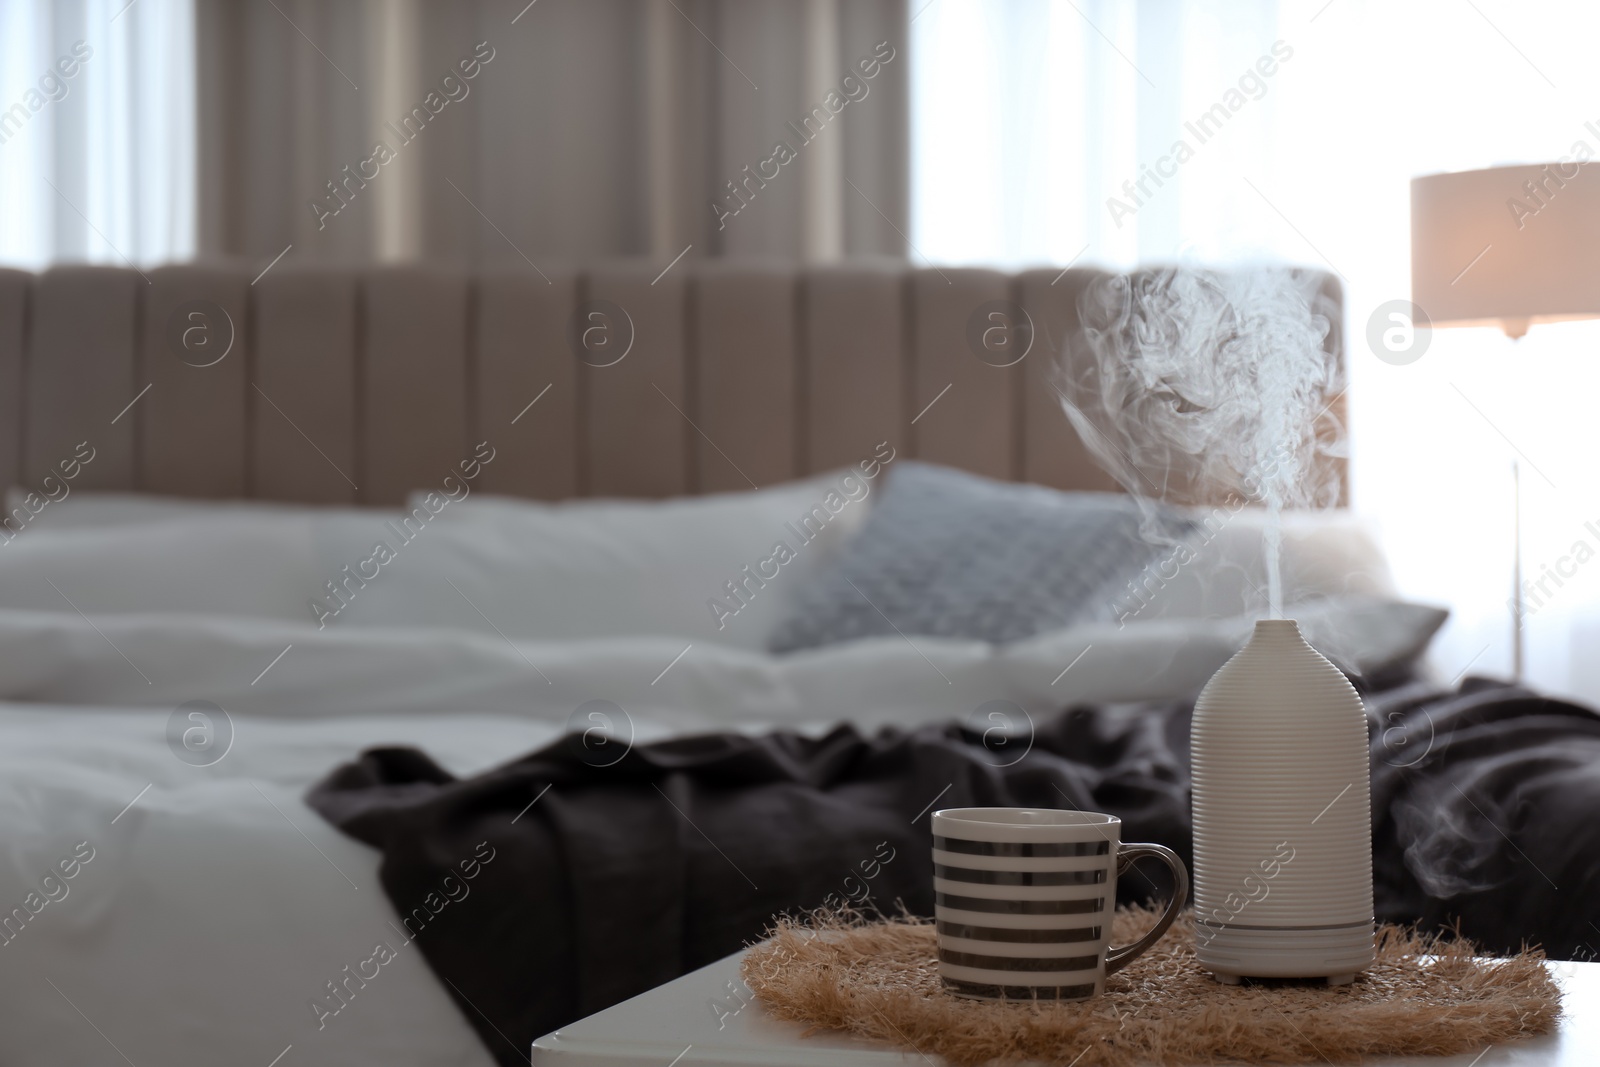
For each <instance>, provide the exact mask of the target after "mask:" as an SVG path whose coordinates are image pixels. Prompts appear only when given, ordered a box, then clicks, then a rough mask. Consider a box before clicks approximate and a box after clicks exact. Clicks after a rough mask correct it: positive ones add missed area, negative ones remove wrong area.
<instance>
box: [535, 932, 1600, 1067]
mask: <svg viewBox="0 0 1600 1067" xmlns="http://www.w3.org/2000/svg"><path fill="white" fill-rule="evenodd" d="M742 955H743V953H735V954H734V955H732V956H729V957H728V958H727V959H723V960H718V961H717V962H716V963H713V964H711V965H710V966H708V967H702V968H701V969H700V970H698V971H695V972H693V973H692V974H686V975H684V976H683V977H682V978H679V979H677V980H675V981H672V982H668V983H667V984H666V985H663V986H658V987H657V988H655V989H652V990H650V991H649V992H648V993H643V994H641V995H639V996H637V997H634V998H633V999H632V1000H626V1001H623V1002H622V1003H621V1004H617V1005H614V1006H612V1007H610V1008H607V1009H605V1010H604V1011H601V1012H596V1013H595V1014H594V1015H591V1016H589V1017H588V1018H587V1019H580V1020H579V1021H577V1022H575V1023H573V1024H572V1025H571V1026H566V1027H563V1028H562V1029H560V1030H557V1031H556V1032H555V1033H553V1034H547V1035H546V1036H544V1037H541V1038H540V1039H539V1040H537V1041H535V1042H534V1044H533V1057H532V1064H533V1065H534V1067H695V1065H697V1064H748V1065H750V1067H823V1065H828V1067H904V1065H909V1064H913V1063H916V1064H926V1063H930V1062H934V1061H932V1060H928V1059H925V1058H924V1057H922V1056H919V1055H918V1054H917V1053H915V1052H901V1051H899V1050H898V1049H896V1048H891V1047H889V1046H886V1045H882V1044H879V1043H877V1042H873V1041H867V1040H864V1039H861V1038H855V1037H849V1036H847V1035H844V1034H839V1033H834V1032H818V1033H815V1034H812V1035H811V1036H809V1037H801V1036H800V1035H801V1033H802V1031H803V1030H804V1029H805V1028H804V1027H803V1026H800V1025H799V1024H796V1023H788V1022H783V1021H782V1020H779V1019H775V1018H773V1017H772V1016H770V1015H768V1014H767V1012H766V1010H765V1009H764V1008H763V1007H762V1005H761V1002H760V1001H758V1000H756V999H755V997H754V995H753V994H752V993H751V992H750V990H749V988H748V987H747V986H745V984H744V983H743V982H742V981H740V980H739V960H740V958H741V957H742ZM1549 966H1550V969H1551V972H1552V973H1553V974H1554V975H1555V977H1556V981H1557V982H1559V983H1560V985H1561V988H1562V992H1563V998H1562V1008H1563V1014H1562V1018H1561V1023H1560V1029H1559V1031H1558V1032H1556V1033H1554V1034H1551V1035H1549V1036H1547V1037H1539V1038H1530V1039H1528V1040H1525V1041H1519V1042H1514V1043H1512V1044H1508V1045H1503V1046H1494V1047H1491V1048H1490V1049H1489V1050H1488V1051H1487V1052H1484V1051H1483V1050H1477V1051H1475V1052H1472V1053H1470V1054H1467V1055H1463V1056H1451V1057H1448V1058H1439V1057H1425V1058H1415V1057H1407V1058H1405V1059H1392V1060H1381V1061H1380V1060H1372V1061H1369V1062H1368V1064H1367V1067H1385V1065H1389V1067H1398V1065H1401V1064H1416V1065H1422V1064H1428V1065H1431V1067H1511V1065H1513V1064H1515V1065H1517V1067H1533V1065H1534V1064H1538V1065H1540V1067H1596V1065H1600V1019H1597V1018H1596V1016H1597V1014H1600V963H1560V962H1553V963H1551V964H1550V965H1549Z"/></svg>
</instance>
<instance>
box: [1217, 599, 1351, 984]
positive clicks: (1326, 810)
mask: <svg viewBox="0 0 1600 1067" xmlns="http://www.w3.org/2000/svg"><path fill="white" fill-rule="evenodd" d="M1190 743H1191V755H1192V760H1193V785H1194V886H1195V939H1196V952H1197V955H1198V957H1199V961H1200V963H1201V964H1202V965H1203V966H1205V967H1207V968H1209V969H1210V970H1211V971H1212V973H1214V974H1215V975H1217V977H1219V978H1222V979H1223V980H1225V981H1237V980H1238V979H1239V978H1241V977H1256V978H1327V979H1329V980H1330V981H1332V982H1344V981H1349V980H1350V979H1351V978H1353V977H1354V975H1355V973H1356V972H1358V971H1360V970H1362V969H1363V968H1364V967H1366V966H1367V965H1368V964H1370V963H1371V962H1372V958H1373V909H1372V818H1371V793H1370V788H1369V780H1368V771H1367V758H1368V757H1367V720H1366V710H1365V708H1364V707H1363V706H1362V704H1361V698H1360V696H1358V695H1357V694H1356V691H1355V689H1354V688H1353V687H1352V686H1351V685H1350V682H1349V681H1348V680H1347V679H1346V678H1345V676H1344V675H1343V674H1341V673H1340V672H1339V670H1338V668H1336V667H1335V666H1334V665H1333V664H1331V663H1329V662H1328V661H1327V660H1326V659H1324V658H1323V657H1322V655H1321V654H1320V653H1318V652H1317V650H1316V649H1314V648H1312V647H1311V646H1310V645H1309V644H1307V643H1306V641H1305V639H1304V638H1302V637H1301V636H1300V628H1299V627H1298V626H1297V625H1296V624H1295V623H1294V622H1293V621H1292V620H1287V619H1273V620H1263V621H1260V622H1257V623H1256V628H1255V633H1254V634H1253V635H1252V636H1251V638H1250V641H1249V643H1248V644H1246V645H1245V647H1244V648H1243V649H1241V650H1240V651H1239V653H1238V654H1237V655H1235V656H1234V657H1233V658H1232V659H1230V660H1229V661H1228V662H1227V663H1226V664H1224V665H1223V667H1222V669H1221V670H1219V671H1218V672H1217V673H1216V674H1215V675H1214V676H1213V677H1212V679H1211V681H1210V682H1209V683H1207V685H1206V687H1205V689H1204V690H1203V691H1202V692H1201V694H1200V699H1199V701H1198V702H1197V703H1196V705H1195V711H1194V722H1193V726H1192V728H1191V735H1190Z"/></svg>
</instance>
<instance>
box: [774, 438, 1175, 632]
mask: <svg viewBox="0 0 1600 1067" xmlns="http://www.w3.org/2000/svg"><path fill="white" fill-rule="evenodd" d="M1162 525H1163V526H1164V527H1165V530H1164V532H1166V533H1168V534H1169V536H1172V537H1174V538H1177V537H1181V536H1183V534H1184V533H1186V532H1187V529H1188V526H1189V525H1190V524H1188V523H1186V522H1184V521H1183V520H1180V519H1177V518H1176V517H1171V518H1167V519H1164V520H1162ZM1156 552H1157V550H1156V549H1155V548H1154V547H1152V546H1151V545H1150V543H1149V542H1147V541H1145V540H1144V539H1143V538H1141V537H1140V536H1139V511H1138V509H1137V507H1136V506H1135V505H1134V503H1133V502H1132V501H1131V500H1130V499H1128V498H1127V497H1124V496H1122V495H1120V494H1116V493H1062V492H1057V491H1056V490H1053V489H1046V488H1044V487H1042V486H1036V485H1017V484H1013V483H1009V482H996V481H992V480H991V479H988V478H983V477H979V476H978V475H974V474H967V473H965V472H963V471H957V470H952V469H950V468H947V467H936V466H931V465H929V464H925V463H915V462H903V463H901V464H899V465H897V466H896V467H895V469H894V470H893V471H891V472H890V473H889V478H888V483H887V484H886V485H885V486H884V488H883V490H882V492H881V495H880V496H879V498H878V501H877V503H876V504H875V505H874V507H873V509H872V511H871V512H870V513H869V514H868V516H867V518H866V521H865V522H864V523H863V524H862V527H861V530H860V531H859V532H858V533H857V534H856V535H855V536H854V537H853V538H851V540H850V541H849V542H848V543H847V544H845V545H844V546H842V547H841V549H840V553H839V556H838V557H837V558H836V559H835V560H834V561H833V564H832V566H831V567H829V568H827V569H826V570H824V571H822V572H821V573H819V574H818V575H817V577H816V579H815V580H814V581H813V582H812V583H810V584H809V585H808V586H807V587H806V588H805V589H802V590H800V591H799V592H798V593H797V594H796V595H795V599H794V602H793V603H792V605H791V607H790V612H789V615H788V616H787V617H786V618H785V619H783V620H782V621H781V622H780V623H779V624H778V626H777V627H776V628H775V630H774V631H773V633H772V636H771V638H770V639H769V641H768V647H769V648H770V649H771V650H772V651H773V652H792V651H795V650H797V649H803V648H815V647H817V646H819V645H828V644H835V643H838V642H841V641H851V640H855V639H856V638H861V637H871V636H880V635H885V634H893V633H896V632H898V633H902V634H907V635H916V634H922V635H933V636H940V637H961V638H969V639H975V640H981V641H988V642H991V643H993V644H1006V643H1009V642H1012V641H1017V640H1020V639H1022V638H1025V637H1031V636H1033V635H1034V634H1036V633H1039V632H1041V631H1043V630H1048V629H1053V628H1056V627H1062V626H1069V625H1071V624H1073V623H1075V622H1080V621H1084V620H1088V619H1094V618H1101V617H1109V615H1110V613H1111V610H1112V609H1111V599H1112V598H1111V597H1109V596H1101V595H1098V594H1100V593H1102V592H1104V591H1106V590H1108V589H1110V590H1115V589H1117V588H1121V587H1122V586H1123V585H1125V584H1126V582H1127V581H1128V580H1129V579H1130V578H1132V577H1134V576H1135V575H1136V574H1137V573H1138V571H1139V568H1141V567H1142V566H1144V565H1145V564H1146V563H1148V562H1150V561H1151V560H1153V559H1154V558H1155V557H1156Z"/></svg>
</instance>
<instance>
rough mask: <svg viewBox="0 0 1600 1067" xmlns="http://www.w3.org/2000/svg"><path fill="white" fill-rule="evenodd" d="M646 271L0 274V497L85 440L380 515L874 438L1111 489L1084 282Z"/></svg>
mask: <svg viewBox="0 0 1600 1067" xmlns="http://www.w3.org/2000/svg"><path fill="white" fill-rule="evenodd" d="M663 266H664V265H663V264H644V263H609V264H603V265H598V266H595V267H592V268H588V269H582V270H567V271H556V270H551V269H549V268H546V271H547V275H541V274H540V273H537V272H535V271H533V270H526V271H515V272H513V271H504V272H501V271H482V272H475V273H469V272H465V271H459V270H449V269H443V268H434V267H429V266H405V267H378V268H366V269H354V268H352V269H327V268H299V267H296V266H294V265H293V264H292V263H291V262H283V263H278V264H276V265H274V266H272V267H270V268H269V269H268V270H267V271H266V272H265V273H264V274H261V275H260V276H259V277H258V276H257V271H258V270H259V266H258V265H257V266H255V267H246V266H244V265H240V264H232V265H229V264H217V265H203V264H183V265H176V266H169V267H160V268H154V269H150V270H148V271H145V272H143V273H140V272H137V271H134V270H131V269H114V268H106V267H63V268H56V269H53V270H49V271H46V272H45V273H43V274H38V275H33V274H29V273H26V272H20V271H8V270H7V271H0V478H3V480H4V482H5V483H6V484H27V485H37V484H39V482H40V480H41V479H42V478H43V477H44V475H45V474H46V473H49V472H50V471H52V470H54V469H55V467H56V465H57V464H58V463H59V462H60V461H61V460H63V459H68V458H70V457H71V456H72V455H73V453H74V449H75V448H76V447H77V445H78V443H79V442H82V441H88V442H89V443H90V444H91V445H92V446H93V447H94V448H95V450H96V458H95V460H94V462H93V463H92V464H90V465H87V466H85V467H84V468H83V472H82V476H81V478H80V479H79V481H77V482H76V483H75V485H76V487H78V488H96V489H124V490H141V491H147V492H153V493H165V494H174V495H180V496H191V497H219V498H220V497H254V498H262V499H271V500H287V501H307V502H328V503H335V502H338V503H369V504H392V503H395V502H398V501H400V500H401V499H403V497H404V495H405V494H406V492H407V491H409V490H411V489H414V488H418V487H421V486H428V485H434V484H437V483H438V482H439V481H440V480H441V479H442V478H443V476H444V475H445V474H446V473H448V472H449V471H451V470H453V469H454V468H455V467H456V465H457V464H458V463H459V462H460V461H461V460H462V459H465V458H468V457H470V456H471V454H472V450H473V445H474V444H475V443H476V442H478V441H482V440H488V441H490V442H491V443H492V444H493V445H494V446H495V448H496V453H497V454H496V459H495V461H494V463H493V464H492V465H489V466H486V467H484V469H483V475H482V481H481V482H479V487H480V488H483V489H487V490H489V491H491V492H498V493H507V494H515V495H522V496H529V497H538V498H544V499H561V498H567V497H574V496H647V497H654V496H669V495H677V494H684V493H705V492H716V491H723V490H737V489H746V488H749V487H750V486H751V485H756V486H766V485H769V484H772V483H774V482H779V481H784V480H787V479H790V478H794V477H797V476H801V475H804V474H808V473H811V472H815V471H822V470H827V469H831V468H834V467H838V466H842V465H844V464H848V463H853V462H857V461H859V460H861V459H863V458H866V457H867V456H869V455H870V454H871V453H872V450H873V447H874V445H876V444H877V442H880V441H889V442H891V443H892V444H893V445H894V447H895V448H896V450H897V451H898V452H899V453H900V454H901V455H903V456H914V457H920V458H922V459H926V460H930V461H933V462H938V463H944V464H949V465H951V466H956V467H962V468H965V469H968V470H972V471H976V472H978V473H981V474H986V475H990V476H992V477H997V478H1006V479H1015V480H1026V481H1033V482H1040V483H1043V484H1045V485H1051V486H1056V487H1060V488H1071V489H1110V488H1115V486H1114V485H1113V483H1112V482H1111V480H1110V479H1109V478H1108V477H1107V476H1106V475H1105V474H1104V473H1103V472H1102V471H1101V470H1100V468H1099V467H1098V466H1096V464H1095V463H1094V461H1093V460H1092V459H1091V458H1090V456H1089V454H1088V453H1087V452H1086V450H1085V449H1084V447H1083V445H1082V444H1081V443H1080V442H1079V441H1078V440H1077V438H1076V436H1075V435H1074V434H1073V431H1072V430H1071V428H1070V427H1069V425H1068V423H1067V420H1066V418H1065V417H1064V416H1063V415H1062V413H1061V410H1060V407H1059V405H1058V402H1057V400H1056V397H1055V394H1054V392H1053V391H1052V390H1051V389H1050V388H1049V386H1048V384H1047V378H1048V374H1049V371H1050V364H1051V362H1052V360H1053V358H1054V355H1055V352H1056V351H1057V349H1058V348H1059V345H1060V342H1061V339H1062V338H1063V337H1064V336H1065V335H1066V334H1067V333H1068V332H1070V331H1071V330H1072V329H1074V328H1075V326H1076V317H1077V316H1076V305H1077V298H1078V295H1079V293H1080V292H1081V291H1082V289H1083V287H1084V286H1085V285H1086V284H1087V283H1088V282H1089V281H1090V280H1092V279H1093V278H1095V277H1096V276H1098V273H1099V272H1096V271H1093V270H1087V269H1072V270H1067V271H1065V272H1061V271H1058V270H1039V271H1027V272H1024V273H1021V274H1016V275H1007V274H1002V273H998V272H995V271H990V270H962V269H953V268H939V269H912V268H910V267H908V266H906V265H904V264H898V263H894V264H891V263H881V264H880V263H860V264H848V265H842V266H828V267H817V268H797V267H794V266H788V265H784V266H779V265H764V264H758V263H731V262H726V261H711V262H707V263H702V264H692V263H690V262H683V263H678V264H676V265H674V266H672V267H671V268H670V269H668V270H666V271H665V272H664V273H663V271H662V267H663ZM252 279H254V280H252ZM1329 286H1330V292H1331V293H1332V295H1333V297H1334V299H1337V287H1336V285H1334V284H1333V283H1332V281H1331V279H1330V282H1329ZM1019 308H1020V309H1023V310H1024V311H1025V312H1026V314H1025V316H1024V315H1023V314H1022V313H1021V312H1019V310H1018V309H1019ZM197 309H198V311H199V312H200V314H201V318H198V319H196V318H194V317H193V313H194V312H195V311H196V310H197ZM217 309H221V312H223V313H225V315H219V314H218V312H217ZM992 312H994V313H999V314H1000V315H1001V318H998V319H997V318H995V317H993V315H992V314H991V313H992ZM1028 321H1031V323H1032V326H1033V338H1032V345H1031V348H1030V349H1029V350H1028V351H1027V354H1026V357H1025V358H1022V359H1021V360H1020V361H1019V362H1016V363H1014V364H1012V365H1009V366H1002V365H1000V364H1003V363H1005V362H1007V361H1008V359H1009V358H1010V357H1009V353H1014V352H1019V351H1021V350H1022V348H1023V347H1024V346H1025V345H1026V342H1027V340H1028V337H1027V329H1026V326H1025V325H1019V324H1021V323H1026V322H1028ZM230 323H231V326H232V343H231V347H230V348H229V349H228V350H227V352H226V355H225V356H222V358H221V359H220V360H219V361H217V362H214V363H210V365H204V366H202V365H197V364H203V363H206V362H208V361H209V360H210V359H211V358H213V357H214V356H216V355H217V354H218V352H219V350H220V346H221V344H222V343H223V341H225V340H226V339H227V338H226V337H225V334H226V333H227V332H228V326H229V324H230ZM996 323H1001V324H1002V325H1001V326H1000V332H998V333H991V334H990V335H989V337H988V338H984V337H983V330H985V329H988V328H990V327H992V326H993V325H994V324H996ZM1005 324H1009V326H1010V327H1011V329H1010V332H1006V331H1007V328H1008V327H1007V325H1005ZM1336 327H1337V323H1336ZM186 330H187V331H188V333H187V334H186V333H185V331H186ZM986 342H988V347H987V349H986V348H985V344H986ZM1333 343H1334V344H1338V343H1340V342H1339V339H1338V336H1337V329H1336V335H1335V338H1334V339H1333ZM207 345H209V346H210V347H207ZM1007 345H1010V348H1009V349H1008V348H1007V347H1006V346H1007ZM980 353H985V358H980ZM619 354H620V355H621V358H620V359H617V356H618V355H619ZM580 357H581V358H580ZM614 359H615V360H616V361H615V362H612V361H613V360H614ZM603 364H609V365H603Z"/></svg>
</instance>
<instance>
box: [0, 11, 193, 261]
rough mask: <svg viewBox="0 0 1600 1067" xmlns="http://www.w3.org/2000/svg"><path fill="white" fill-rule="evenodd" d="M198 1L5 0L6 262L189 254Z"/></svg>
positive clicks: (0, 39) (0, 28)
mask: <svg viewBox="0 0 1600 1067" xmlns="http://www.w3.org/2000/svg"><path fill="white" fill-rule="evenodd" d="M194 175H195V122H194V17H193V4H192V2H191V0H137V2H136V3H132V4H130V3H129V2H128V0H0V203H3V204H4V205H5V207H4V213H3V216H0V263H4V264H6V265H8V266H16V267H27V268H40V267H43V266H45V265H46V264H48V263H52V262H59V261H74V260H76V261H85V260H86V261H89V262H95V263H115V264H136V265H140V266H143V265H146V264H150V263H156V262H161V261H166V260H173V259H184V258H187V257H188V256H190V255H192V254H193V251H194V236H195V211H194V202H195V178H194Z"/></svg>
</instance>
